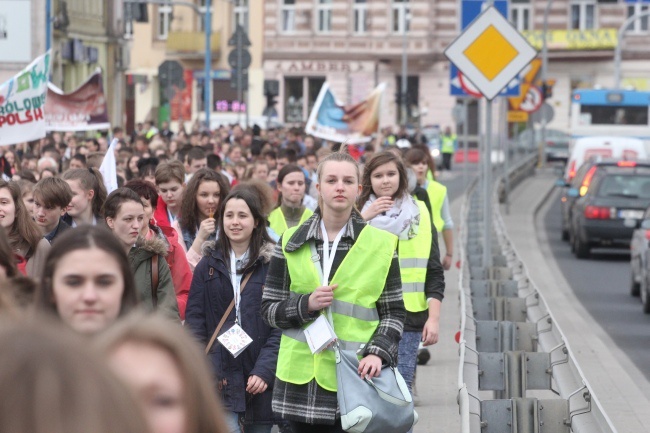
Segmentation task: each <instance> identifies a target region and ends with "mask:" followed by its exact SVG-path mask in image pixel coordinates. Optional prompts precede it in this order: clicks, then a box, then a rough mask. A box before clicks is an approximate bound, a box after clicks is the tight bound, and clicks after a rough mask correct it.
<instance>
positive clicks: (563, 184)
mask: <svg viewBox="0 0 650 433" xmlns="http://www.w3.org/2000/svg"><path fill="white" fill-rule="evenodd" d="M555 186H557V187H560V188H566V187H568V186H569V182H567V181H566V180H564V179H562V178H560V179H558V180H556V181H555Z"/></svg>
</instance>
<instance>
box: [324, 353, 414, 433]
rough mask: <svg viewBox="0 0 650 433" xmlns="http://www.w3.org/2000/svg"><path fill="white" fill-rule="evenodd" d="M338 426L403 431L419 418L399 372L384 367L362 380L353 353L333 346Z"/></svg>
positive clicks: (376, 432)
mask: <svg viewBox="0 0 650 433" xmlns="http://www.w3.org/2000/svg"><path fill="white" fill-rule="evenodd" d="M334 351H335V353H336V382H337V386H338V390H337V393H336V395H337V398H338V402H339V410H340V412H341V426H342V427H343V430H345V431H346V432H349V433H384V432H391V433H406V432H408V431H409V430H410V429H411V428H413V426H414V425H415V423H417V421H418V414H417V412H415V409H414V405H413V398H412V397H411V393H410V392H409V390H408V386H407V385H406V382H405V381H404V378H402V375H401V374H400V373H399V371H397V369H396V368H394V367H384V368H382V370H381V374H380V375H379V377H375V378H372V379H361V377H359V373H358V367H359V360H358V358H357V354H356V352H353V351H350V350H340V349H339V348H338V347H337V345H335V348H334Z"/></svg>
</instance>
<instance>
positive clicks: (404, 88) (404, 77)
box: [400, 4, 409, 127]
mask: <svg viewBox="0 0 650 433" xmlns="http://www.w3.org/2000/svg"><path fill="white" fill-rule="evenodd" d="M403 7H404V10H403V12H404V18H403V22H402V89H401V91H400V94H401V98H400V99H401V100H400V103H401V106H402V116H401V121H402V126H404V127H406V122H407V120H408V117H407V109H408V101H407V98H406V93H407V92H408V81H407V74H408V64H407V49H408V38H407V35H406V27H407V26H408V21H409V12H408V9H407V6H406V4H403Z"/></svg>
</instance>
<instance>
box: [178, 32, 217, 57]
mask: <svg viewBox="0 0 650 433" xmlns="http://www.w3.org/2000/svg"><path fill="white" fill-rule="evenodd" d="M220 43H221V34H220V33H219V32H213V33H212V35H211V37H210V44H211V48H212V50H211V51H212V53H218V52H219V44H220ZM165 47H166V49H167V53H169V54H176V55H177V57H179V58H193V57H203V56H204V54H205V33H203V32H169V34H168V36H167V42H166V44H165Z"/></svg>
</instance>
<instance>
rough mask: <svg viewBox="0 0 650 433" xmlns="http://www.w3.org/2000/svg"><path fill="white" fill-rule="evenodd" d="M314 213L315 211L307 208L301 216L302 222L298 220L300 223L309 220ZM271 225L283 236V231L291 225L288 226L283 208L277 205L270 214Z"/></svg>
mask: <svg viewBox="0 0 650 433" xmlns="http://www.w3.org/2000/svg"><path fill="white" fill-rule="evenodd" d="M313 214H314V212H312V211H310V210H309V209H307V208H305V211H304V212H303V213H302V216H301V217H300V222H298V225H300V224H302V223H304V222H305V221H307V220H308V219H309V217H310V216H312V215H313ZM269 225H270V227H271V229H272V230H273V231H274V232H276V233H277V234H278V236H282V233H284V232H286V231H287V229H288V228H289V227H288V226H287V220H286V219H285V218H284V214H283V213H282V209H280V208H279V207H277V208H275V209H273V211H271V213H270V214H269Z"/></svg>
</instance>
